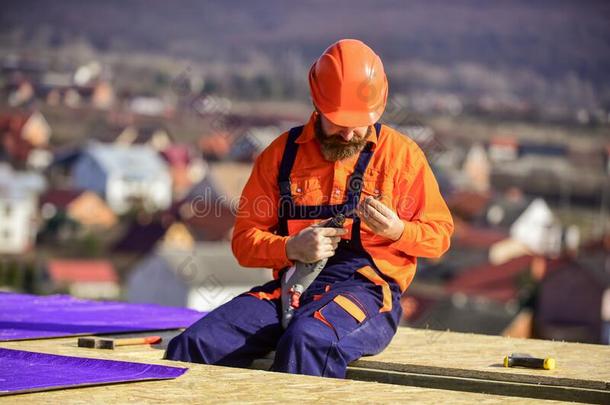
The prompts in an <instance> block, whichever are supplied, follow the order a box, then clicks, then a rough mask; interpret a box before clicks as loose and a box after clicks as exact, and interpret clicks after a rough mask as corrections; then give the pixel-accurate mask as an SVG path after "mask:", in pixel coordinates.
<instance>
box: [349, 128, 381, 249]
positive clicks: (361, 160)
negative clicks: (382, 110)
mask: <svg viewBox="0 0 610 405" xmlns="http://www.w3.org/2000/svg"><path fill="white" fill-rule="evenodd" d="M380 135H381V124H380V123H376V124H375V136H376V137H377V140H379V137H380ZM372 148H373V143H372V142H368V143H367V144H366V146H365V148H364V149H363V150H362V152H361V153H360V156H359V157H358V162H356V167H355V168H354V172H353V173H352V175H351V176H350V178H349V189H348V194H347V204H348V205H349V206H350V209H353V208H355V207H356V206H357V205H358V202H359V201H360V194H361V192H362V182H363V179H364V172H365V170H366V168H367V167H368V165H369V162H370V161H371V157H373V149H372ZM360 225H361V220H360V217H358V216H357V215H355V216H354V222H353V223H352V237H351V247H352V248H356V249H360V250H364V248H363V247H362V242H361V240H360Z"/></svg>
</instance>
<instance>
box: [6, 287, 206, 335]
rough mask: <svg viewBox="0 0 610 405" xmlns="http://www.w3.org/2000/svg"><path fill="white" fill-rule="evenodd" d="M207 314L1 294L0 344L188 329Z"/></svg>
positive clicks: (148, 306) (170, 308) (172, 309)
mask: <svg viewBox="0 0 610 405" xmlns="http://www.w3.org/2000/svg"><path fill="white" fill-rule="evenodd" d="M204 315H205V313H202V312H197V311H194V310H191V309H187V308H176V307H164V306H161V305H154V304H131V303H127V302H113V301H91V300H83V299H78V298H74V297H70V296H68V295H50V296H36V295H29V294H14V293H2V292H0V341H6V340H20V339H38V338H48V337H59V336H71V335H84V334H99V333H122V332H140V331H150V330H166V329H178V328H186V327H188V326H190V325H192V324H193V323H194V322H196V321H197V320H199V319H200V318H201V317H203V316H204Z"/></svg>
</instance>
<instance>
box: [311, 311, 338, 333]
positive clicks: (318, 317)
mask: <svg viewBox="0 0 610 405" xmlns="http://www.w3.org/2000/svg"><path fill="white" fill-rule="evenodd" d="M313 317H314V318H316V319H317V320H319V321H322V323H324V324H325V325H326V326H328V327H329V328H331V329H332V330H335V327H334V326H333V325H332V324H331V323H330V322H328V320H327V319H326V318H324V315H322V312H320V310H317V311H316V312H314V313H313Z"/></svg>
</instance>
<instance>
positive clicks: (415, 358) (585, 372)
mask: <svg viewBox="0 0 610 405" xmlns="http://www.w3.org/2000/svg"><path fill="white" fill-rule="evenodd" d="M510 353H528V354H531V355H533V356H536V357H553V358H555V360H556V362H557V367H556V369H555V370H534V369H525V368H504V367H503V366H502V361H503V359H504V356H506V355H508V354H510ZM352 366H356V367H357V366H361V367H366V368H372V369H382V370H392V371H403V372H411V373H423V374H437V375H446V376H455V377H467V378H484V379H495V380H500V381H512V382H527V383H534V384H549V385H561V386H567V387H579V388H591V389H601V390H608V389H610V346H604V345H591V344H580V343H567V342H553V341H547V340H536V339H514V338H504V337H499V336H485V335H476V334H470V333H455V332H444V331H433V330H421V329H411V328H400V329H399V331H398V333H397V334H396V336H395V337H394V340H393V341H392V343H391V344H390V346H389V347H388V348H387V349H386V350H384V351H383V352H382V353H381V354H379V355H376V356H372V357H364V358H362V359H360V360H358V361H357V362H355V363H353V364H352Z"/></svg>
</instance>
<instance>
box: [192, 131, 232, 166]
mask: <svg viewBox="0 0 610 405" xmlns="http://www.w3.org/2000/svg"><path fill="white" fill-rule="evenodd" d="M232 143H233V137H232V136H231V135H230V134H229V133H227V132H218V133H215V134H212V135H209V136H202V137H201V138H199V142H198V144H199V150H200V151H201V154H202V156H203V158H204V159H205V160H208V161H211V162H214V161H219V160H225V159H226V158H227V157H228V156H229V153H230V152H231V144H232Z"/></svg>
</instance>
